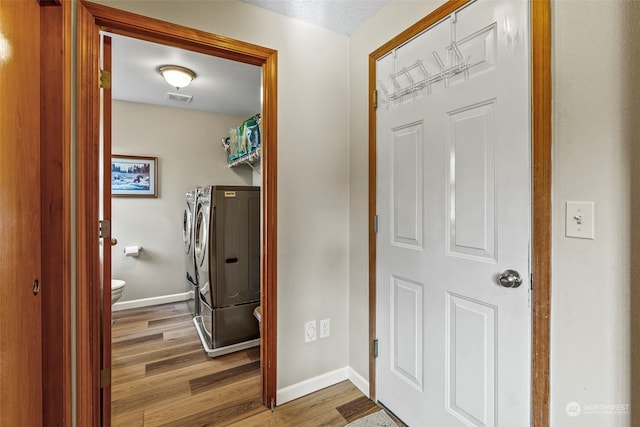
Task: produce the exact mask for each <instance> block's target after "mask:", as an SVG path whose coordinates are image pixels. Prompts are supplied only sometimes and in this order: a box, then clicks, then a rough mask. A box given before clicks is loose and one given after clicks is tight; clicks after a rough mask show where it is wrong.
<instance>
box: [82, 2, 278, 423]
mask: <svg viewBox="0 0 640 427" xmlns="http://www.w3.org/2000/svg"><path fill="white" fill-rule="evenodd" d="M101 29H103V30H106V31H109V32H112V33H114V34H120V35H125V36H129V37H135V38H138V39H142V40H147V41H152V42H156V43H161V44H165V45H169V46H174V47H179V48H182V49H188V50H192V51H196V52H200V53H204V54H207V55H213V56H218V57H221V58H225V59H230V60H234V61H239V62H244V63H248V64H252V65H257V66H261V67H262V73H263V112H262V120H263V122H262V125H263V135H264V147H263V174H262V177H263V178H262V179H263V182H262V185H263V187H262V203H263V224H262V226H263V246H262V269H261V276H262V283H261V291H262V298H263V308H262V310H263V313H262V317H263V324H262V348H261V372H262V382H263V389H262V398H263V403H264V404H265V405H267V406H270V405H271V402H274V403H275V399H276V385H277V384H276V362H277V359H276V345H277V339H276V338H277V337H276V330H277V328H276V325H277V318H276V313H277V269H276V266H277V228H276V226H277V63H278V56H277V51H275V50H273V49H269V48H265V47H261V46H257V45H253V44H250V43H245V42H242V41H238V40H234V39H231V38H228V37H223V36H218V35H215V34H210V33H206V32H204V31H199V30H195V29H192V28H187V27H183V26H180V25H176V24H172V23H168V22H163V21H159V20H156V19H153V18H149V17H145V16H141V15H136V14H133V13H129V12H125V11H122V10H118V9H113V8H110V7H107V6H102V5H97V4H94V3H90V2H87V1H84V0H81V1H80V2H79V5H78V55H79V56H78V65H77V67H78V68H77V74H78V97H77V98H78V120H77V123H78V130H77V132H78V197H77V203H78V208H77V214H78V266H77V275H78V300H77V303H78V319H77V322H78V330H77V334H78V363H77V364H78V371H77V372H78V404H77V412H78V413H77V420H78V425H99V423H98V422H96V421H97V419H98V417H99V412H100V411H99V408H100V401H99V396H100V389H99V384H98V377H99V376H98V375H97V373H98V370H99V355H100V348H99V344H100V343H99V340H95V341H96V342H95V343H92V342H91V337H97V336H99V335H98V333H99V331H98V330H95V331H94V329H95V327H96V326H99V319H100V317H99V314H100V313H99V307H100V305H99V296H98V295H94V294H95V292H93V288H92V286H91V284H92V283H99V277H98V276H95V274H96V273H95V272H94V270H97V271H99V269H98V268H97V267H99V263H98V261H99V260H98V258H97V245H96V244H95V243H96V241H97V239H96V235H95V233H94V234H91V233H92V232H97V200H98V194H97V188H98V183H97V173H96V171H97V167H98V161H99V157H98V151H97V142H98V139H97V138H98V134H97V132H96V131H97V125H98V124H99V120H100V117H99V115H98V111H99V110H98V109H99V102H100V98H99V91H98V83H97V76H98V59H99V56H98V55H99V48H100V44H99V37H98V31H99V30H101ZM94 181H95V182H94ZM94 205H95V208H94ZM87 213H90V215H87ZM91 280H94V282H92V281H91ZM98 290H99V286H98ZM96 310H98V312H97V313H96ZM95 316H97V317H95ZM94 318H95V319H94ZM96 320H97V323H96V325H94V322H96ZM92 334H93V335H92Z"/></svg>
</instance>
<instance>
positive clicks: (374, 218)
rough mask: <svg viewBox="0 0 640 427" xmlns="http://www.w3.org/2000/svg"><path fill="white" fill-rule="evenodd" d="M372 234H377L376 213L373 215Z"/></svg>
mask: <svg viewBox="0 0 640 427" xmlns="http://www.w3.org/2000/svg"><path fill="white" fill-rule="evenodd" d="M373 234H378V215H374V216H373Z"/></svg>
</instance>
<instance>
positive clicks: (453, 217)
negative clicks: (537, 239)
mask: <svg viewBox="0 0 640 427" xmlns="http://www.w3.org/2000/svg"><path fill="white" fill-rule="evenodd" d="M527 11H528V3H527V2H524V1H508V2H506V1H505V2H497V1H486V2H485V1H483V0H478V1H477V2H475V3H473V4H471V5H469V6H467V7H466V8H464V9H462V10H461V11H459V12H458V13H456V14H455V15H451V16H450V17H449V18H447V19H445V20H443V21H441V22H440V23H439V24H437V25H435V26H434V27H432V28H431V29H429V30H428V31H426V32H425V33H423V34H421V35H419V36H417V37H416V38H414V39H413V40H411V41H410V42H408V43H406V44H404V45H402V46H401V47H399V48H397V49H396V50H395V51H393V52H392V53H390V54H389V55H387V56H385V57H384V58H381V59H380V60H379V61H378V62H377V68H376V75H377V79H378V92H379V98H380V100H379V105H378V110H377V177H378V182H377V201H378V207H377V214H378V217H379V218H378V224H379V231H378V235H377V277H376V281H377V286H378V289H377V298H378V299H377V325H376V328H377V333H378V339H379V344H378V345H379V357H378V359H377V365H376V366H377V395H378V400H379V401H380V402H381V403H383V404H385V405H386V406H388V407H389V408H390V409H391V410H392V411H394V412H395V413H396V414H397V415H398V416H399V417H400V418H401V419H403V420H404V421H405V422H407V423H409V425H411V426H436V427H445V426H459V425H473V426H497V425H502V426H525V425H528V424H529V409H530V403H529V402H530V354H531V348H530V339H531V331H530V324H531V322H530V307H529V280H528V278H529V236H530V219H529V218H530V155H529V147H530V124H529V122H530V119H529V118H530V101H529V100H530V98H529V50H528V12H527ZM507 269H514V270H517V271H519V272H520V274H521V275H522V277H523V279H524V284H523V285H522V286H520V287H518V288H504V287H501V286H499V285H498V283H497V280H496V279H497V275H498V273H500V272H502V271H504V270H507Z"/></svg>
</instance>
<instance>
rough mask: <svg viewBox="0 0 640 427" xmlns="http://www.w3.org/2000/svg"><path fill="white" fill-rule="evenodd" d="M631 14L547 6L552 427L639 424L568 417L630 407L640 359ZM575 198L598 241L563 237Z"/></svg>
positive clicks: (590, 5) (587, 6)
mask: <svg viewBox="0 0 640 427" xmlns="http://www.w3.org/2000/svg"><path fill="white" fill-rule="evenodd" d="M638 6H639V3H638V2H635V1H634V2H630V1H557V2H554V3H553V10H552V12H553V15H552V16H553V19H554V24H553V49H554V50H553V100H554V101H553V270H552V274H553V290H552V310H551V324H552V342H551V386H552V420H553V425H556V426H563V427H564V426H580V427H589V426H593V427H596V426H597V427H601V426H614V425H615V426H629V425H638V420H637V419H636V421H635V423H633V424H632V423H631V422H630V417H629V415H628V414H627V415H606V414H592V415H589V414H585V413H582V414H581V415H579V416H577V417H573V418H572V417H569V416H568V415H567V413H566V405H567V404H568V403H569V402H576V403H579V404H581V405H585V404H629V403H632V402H631V400H630V399H631V397H630V393H631V391H630V387H631V366H632V361H634V362H633V363H635V364H636V366H635V368H636V369H637V364H638V363H639V362H640V355H638V353H637V352H636V353H635V357H634V356H632V354H631V347H630V340H629V338H630V335H631V330H632V329H631V328H632V325H634V322H635V331H636V332H635V335H636V339H637V338H638V336H637V328H638V322H639V321H640V319H639V318H638V306H639V301H638V291H637V290H636V291H635V293H634V294H632V293H631V290H632V287H631V283H632V277H633V276H632V271H633V270H635V271H636V278H635V281H636V288H637V284H638V283H637V267H638V261H639V259H638V257H637V256H635V257H633V258H631V253H630V248H631V247H632V244H634V241H635V242H636V243H635V245H636V248H635V249H636V254H637V241H638V230H639V228H638V227H639V225H640V224H639V223H638V210H637V208H638V197H639V196H640V193H639V192H638V190H639V188H638V180H637V176H636V178H635V179H636V181H635V186H634V185H632V184H633V183H632V180H631V177H632V175H631V173H632V170H633V169H637V167H638V166H637V165H638V160H639V158H638V154H639V152H638V149H637V148H635V149H634V146H635V147H637V146H638V144H639V143H640V138H639V137H638V135H639V133H638V130H640V129H639V128H638V121H639V120H640V108H639V104H638V96H639V95H640V93H639V91H638V85H639V82H638V75H637V72H638V65H640V64H639V61H638V56H640V50H639V47H640V38H639V37H638V31H637V28H638V27H639V26H640V13H639V12H640V8H639V7H638ZM571 200H587V201H594V202H595V204H596V205H595V206H596V209H595V240H582V239H570V238H566V237H565V236H564V221H565V212H564V209H565V202H566V201H571ZM632 203H633V204H632ZM633 207H635V209H632V208H633ZM632 296H633V299H631V297H632ZM634 300H635V301H634ZM631 306H634V307H635V310H636V312H635V314H634V315H633V317H631V316H630V307H631ZM634 375H635V376H636V377H637V376H638V372H637V371H635V372H634ZM636 381H637V380H636ZM636 384H637V383H636ZM636 399H637V394H636ZM634 403H636V405H635V407H634V406H632V411H634V412H636V413H637V412H638V409H639V407H638V401H637V400H636V401H635V402H634ZM583 412H584V411H583Z"/></svg>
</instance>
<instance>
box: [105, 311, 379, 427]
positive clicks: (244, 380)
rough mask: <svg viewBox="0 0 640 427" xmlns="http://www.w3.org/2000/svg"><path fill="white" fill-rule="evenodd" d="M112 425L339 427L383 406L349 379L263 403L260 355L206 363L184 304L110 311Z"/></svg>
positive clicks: (248, 353)
mask: <svg viewBox="0 0 640 427" xmlns="http://www.w3.org/2000/svg"><path fill="white" fill-rule="evenodd" d="M113 319H114V323H113V326H112V389H111V402H112V405H111V408H112V409H111V415H112V425H113V426H115V427H118V426H122V427H125V426H126V427H135V426H165V427H169V426H175V427H189V426H247V427H249V426H252V427H253V426H256V427H258V426H278V427H280V426H285V427H286V426H309V427H316V426H344V425H346V424H348V423H349V422H351V421H353V420H356V419H358V418H361V417H364V416H366V415H368V414H371V413H373V412H376V411H378V410H379V409H380V408H379V407H378V406H377V405H376V404H375V403H374V402H372V401H371V400H369V399H368V398H367V397H366V396H364V395H363V394H362V393H361V392H360V391H359V390H358V389H357V388H356V387H355V386H354V385H353V384H351V383H350V382H349V381H344V382H342V383H339V384H336V385H334V386H331V387H328V388H326V389H323V390H320V391H318V392H316V393H313V394H311V395H309V396H305V397H302V398H300V399H297V400H295V401H293V402H289V403H286V404H284V405H281V406H278V407H277V408H276V409H275V411H274V412H271V411H270V410H268V409H267V408H265V407H264V406H262V403H261V401H260V353H259V349H258V348H257V347H256V348H253V349H248V350H244V351H239V352H236V353H232V354H228V355H225V356H221V357H217V358H215V359H207V357H206V356H205V354H204V351H203V350H202V347H201V346H200V341H199V340H198V336H197V334H196V331H195V329H194V326H193V322H192V320H191V315H190V314H189V309H188V307H187V304H186V303H177V304H165V305H160V306H155V307H145V308H139V309H132V310H124V311H117V312H114V313H113Z"/></svg>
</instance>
